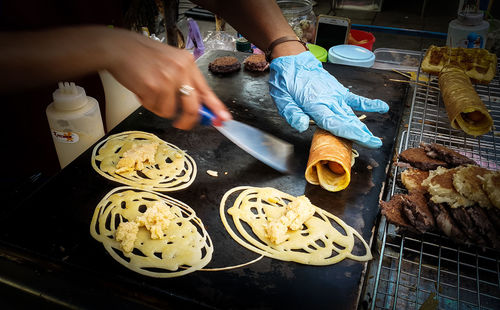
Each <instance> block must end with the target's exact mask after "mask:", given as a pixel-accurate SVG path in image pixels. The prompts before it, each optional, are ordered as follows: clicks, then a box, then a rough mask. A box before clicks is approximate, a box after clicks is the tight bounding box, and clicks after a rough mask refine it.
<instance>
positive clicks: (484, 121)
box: [439, 66, 493, 136]
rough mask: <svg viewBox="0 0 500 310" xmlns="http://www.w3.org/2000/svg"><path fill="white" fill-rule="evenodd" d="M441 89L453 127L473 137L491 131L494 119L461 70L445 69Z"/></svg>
mask: <svg viewBox="0 0 500 310" xmlns="http://www.w3.org/2000/svg"><path fill="white" fill-rule="evenodd" d="M439 88H440V90H441V94H442V96H443V101H444V106H445V108H446V112H447V114H448V118H449V120H450V123H451V127H453V128H455V129H461V130H463V131H464V132H466V133H467V134H469V135H472V136H480V135H483V134H485V133H487V132H489V131H490V130H491V128H492V127H493V119H492V118H491V115H490V114H489V112H488V109H487V108H486V106H485V105H484V103H483V102H482V101H481V99H480V98H479V95H478V94H477V93H476V91H475V89H474V86H472V83H471V81H470V79H469V77H468V76H467V75H466V74H465V72H464V71H463V70H462V69H461V68H459V67H457V66H446V67H444V68H443V70H442V71H441V73H440V74H439Z"/></svg>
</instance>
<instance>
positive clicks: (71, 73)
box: [0, 26, 231, 129]
mask: <svg viewBox="0 0 500 310" xmlns="http://www.w3.org/2000/svg"><path fill="white" fill-rule="evenodd" d="M0 46H2V48H1V49H0V76H1V78H0V79H1V81H0V82H1V83H0V91H12V90H19V89H27V88H30V87H34V86H38V85H46V84H47V83H56V82H58V81H63V80H69V79H74V78H77V77H80V76H83V75H86V74H89V73H93V72H97V71H99V70H108V71H109V72H110V73H111V74H112V75H113V76H114V77H115V78H116V79H117V80H118V81H119V82H120V83H121V84H123V86H125V87H126V88H128V89H129V90H131V91H132V92H134V93H135V94H136V95H137V97H138V98H139V99H140V101H141V103H142V105H144V107H145V108H147V109H148V110H150V111H152V112H154V113H155V114H157V115H159V116H161V117H165V118H174V117H176V116H177V111H178V109H179V110H182V112H181V114H180V115H179V117H178V119H177V120H176V121H175V123H174V126H176V127H178V128H180V129H189V128H191V127H193V126H194V125H195V124H196V123H197V121H198V118H199V114H198V109H199V108H200V105H201V104H202V103H203V104H205V105H206V106H207V107H208V108H209V109H211V110H212V111H213V112H214V113H215V115H217V116H218V117H219V118H221V119H222V120H227V119H230V118H231V116H230V114H229V112H228V111H227V109H226V107H225V106H224V104H223V103H222V102H221V101H220V100H219V99H218V98H217V96H216V95H215V94H214V93H213V92H212V90H211V89H210V88H209V86H208V85H207V83H206V81H205V79H204V77H203V75H202V74H201V72H200V70H199V69H198V67H197V66H196V63H195V62H194V58H193V56H192V55H191V54H190V53H189V52H187V51H185V50H180V49H177V48H174V47H171V46H167V45H165V44H161V43H159V42H156V41H154V40H152V39H149V38H146V37H144V36H142V35H139V34H137V33H134V32H131V31H127V30H123V29H116V28H115V29H110V28H107V27H104V26H84V27H68V28H60V29H54V30H46V31H39V32H17V33H0ZM182 85H189V86H191V87H193V88H194V91H193V92H192V93H191V94H190V95H182V94H181V93H180V92H179V89H180V88H181V86H182Z"/></svg>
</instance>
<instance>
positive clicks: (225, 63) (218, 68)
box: [208, 56, 241, 73]
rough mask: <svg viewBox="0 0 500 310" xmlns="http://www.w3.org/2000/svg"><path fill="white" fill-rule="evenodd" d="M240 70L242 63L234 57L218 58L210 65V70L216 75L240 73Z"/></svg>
mask: <svg viewBox="0 0 500 310" xmlns="http://www.w3.org/2000/svg"><path fill="white" fill-rule="evenodd" d="M240 68H241V64H240V62H239V61H238V59H237V58H236V57H232V56H224V57H218V58H216V59H215V60H214V61H212V62H211V63H209V64H208V69H209V70H210V71H212V72H214V73H230V72H234V71H238V70H240Z"/></svg>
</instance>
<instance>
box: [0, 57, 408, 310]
mask: <svg viewBox="0 0 500 310" xmlns="http://www.w3.org/2000/svg"><path fill="white" fill-rule="evenodd" d="M226 55H233V56H236V57H237V58H239V59H240V60H243V59H244V58H245V57H246V56H248V55H249V54H245V53H234V52H227V51H212V52H209V53H207V54H205V55H204V56H203V57H202V58H200V59H199V60H198V64H199V67H200V68H201V70H202V72H203V74H204V75H205V77H206V79H207V82H208V84H209V85H210V86H211V87H212V88H213V90H214V91H215V93H216V94H217V95H218V96H219V98H220V99H221V100H222V101H223V102H224V103H225V104H226V105H227V106H228V107H229V109H230V110H231V112H232V113H233V117H234V119H236V120H238V121H241V122H244V123H247V124H250V125H252V126H255V127H257V128H260V129H262V130H264V131H266V132H269V133H271V134H273V135H275V136H277V137H279V138H282V139H284V140H286V141H288V142H290V143H292V144H293V145H294V147H295V154H296V160H297V172H296V173H294V174H289V175H285V174H281V173H279V172H277V171H275V170H273V169H271V168H269V167H268V166H266V165H265V164H263V163H261V162H259V161H258V160H256V159H255V158H253V157H252V156H250V155H249V154H247V153H246V152H244V151H243V150H241V149H240V148H238V147H237V146H236V145H234V144H233V143H232V142H230V141H229V140H227V139H226V138H225V137H224V136H222V135H221V134H220V133H219V132H217V131H216V130H215V129H214V128H212V127H204V126H201V125H200V126H198V127H196V128H195V129H194V130H191V131H181V130H178V129H175V128H173V127H172V126H171V122H170V121H168V120H165V119H162V118H159V117H157V116H156V115H154V114H152V113H151V112H149V111H147V110H145V109H144V108H142V107H141V108H139V109H138V110H136V111H135V112H134V113H132V114H131V115H130V116H129V117H128V118H126V119H125V120H124V121H123V122H122V123H120V124H119V125H118V126H117V127H116V128H114V129H113V130H112V132H111V133H110V134H113V133H118V132H122V131H126V130H141V131H146V132H150V133H153V134H156V135H158V136H159V137H160V138H161V139H164V140H166V141H168V142H171V143H173V144H175V145H177V146H179V147H180V148H181V149H184V150H186V151H187V152H188V153H189V154H190V155H192V157H193V158H194V159H195V161H196V162H197V165H198V175H197V177H196V180H195V181H194V182H193V184H192V185H191V186H190V187H189V188H188V189H185V190H182V191H178V192H172V193H167V195H170V196H172V197H174V198H176V199H179V200H181V201H183V202H185V203H187V204H188V205H190V206H191V207H192V208H193V209H194V210H195V211H196V212H197V215H198V216H199V217H200V218H201V219H202V221H203V223H204V225H205V227H206V229H207V231H208V233H209V234H210V236H211V238H212V240H213V243H214V254H213V258H212V261H211V262H210V263H209V265H207V266H206V268H211V267H224V266H231V265H236V264H241V263H244V262H247V261H250V260H252V259H255V258H256V257H258V255H257V254H255V253H253V252H251V251H249V250H247V249H245V248H243V247H241V246H240V245H238V244H237V243H236V242H235V241H234V240H232V239H231V237H230V236H229V235H228V233H227V232H226V231H225V229H224V226H223V225H222V223H221V220H220V218H219V211H218V210H219V202H220V200H221V198H222V196H223V194H224V193H225V192H226V191H227V190H229V189H230V188H233V187H235V186H240V185H250V186H271V187H275V188H277V189H280V190H282V191H285V192H287V193H290V194H292V195H303V194H305V195H306V196H307V197H309V198H310V200H311V201H312V202H313V203H314V204H315V205H317V206H318V207H320V208H323V209H325V210H327V211H329V212H331V213H333V214H335V215H337V216H339V217H340V218H342V219H343V220H344V221H345V222H346V223H347V224H349V225H351V226H352V227H354V228H355V229H356V230H358V231H359V232H360V233H361V234H362V236H363V237H364V239H365V240H367V241H369V240H370V239H371V237H372V233H373V227H374V223H375V220H376V217H377V215H378V212H379V208H378V201H379V197H380V196H381V192H382V190H383V184H384V183H385V181H386V176H387V170H388V165H389V163H390V162H391V156H392V154H393V148H394V143H395V138H396V134H397V130H398V125H399V122H400V120H401V115H402V110H403V102H404V98H405V96H406V92H407V86H405V85H402V84H397V83H392V82H390V81H389V79H390V78H394V77H395V74H394V73H392V72H388V71H380V70H373V69H366V68H358V67H349V66H342V65H333V64H325V65H324V66H325V68H326V69H327V70H328V71H329V72H330V73H332V74H333V75H335V76H336V77H337V79H338V80H339V81H340V82H341V83H342V84H343V85H344V86H346V87H349V88H350V89H351V91H352V92H354V93H356V94H359V95H364V96H367V97H370V98H379V99H382V100H384V101H386V102H387V103H388V104H389V106H390V111H389V112H388V113H387V114H378V113H362V114H366V115H367V118H366V119H365V120H364V122H365V123H366V124H367V126H368V127H369V128H370V129H371V130H372V132H373V133H374V134H375V135H376V136H379V137H382V140H383V142H384V145H383V146H382V148H380V149H377V150H370V149H366V148H363V147H360V146H357V145H355V146H354V148H355V149H357V150H358V152H359V154H360V156H359V158H357V160H356V164H355V165H354V167H353V169H352V178H351V183H350V185H349V187H348V188H347V189H346V190H344V191H341V192H337V193H330V192H327V191H325V190H323V189H322V188H321V187H319V186H313V185H310V184H308V183H307V182H306V181H305V179H304V170H305V166H306V162H307V156H308V152H309V147H310V143H311V138H312V135H313V132H314V130H315V129H316V127H315V125H312V126H311V127H310V128H309V129H308V130H307V131H306V132H303V133H298V132H297V131H295V130H294V129H292V128H291V127H290V126H289V125H288V124H287V123H286V121H285V120H284V119H283V118H282V117H281V116H280V115H279V114H278V112H277V109H276V108H275V106H274V104H273V102H272V100H271V97H270V95H269V89H268V84H267V80H268V74H269V73H267V72H264V73H251V72H248V71H245V70H244V69H242V70H240V71H239V72H236V73H233V74H230V75H226V76H219V75H214V74H212V73H210V72H209V71H208V69H207V67H208V63H209V62H211V61H212V60H213V59H215V58H216V57H219V56H226ZM358 114H359V115H361V113H358ZM91 151H92V148H90V149H89V150H87V151H86V152H84V153H83V154H82V155H81V156H80V157H78V158H77V159H76V160H75V161H74V162H72V163H71V164H70V165H68V166H67V167H66V168H65V169H63V170H62V171H61V172H60V173H59V174H58V175H56V176H55V177H54V178H53V179H51V180H50V181H49V182H47V183H46V184H45V185H44V186H42V187H41V188H40V189H39V190H38V191H36V192H35V193H33V194H32V195H31V196H30V197H28V198H27V199H26V200H25V201H24V202H22V203H20V204H19V205H11V206H6V207H4V210H3V216H2V218H1V220H0V224H1V225H0V249H3V250H2V252H3V253H8V255H6V254H5V255H3V256H1V259H0V266H9V267H8V268H9V271H11V272H10V273H9V272H6V271H4V272H3V273H4V274H9V279H10V280H9V281H11V282H12V283H17V284H16V285H17V286H19V287H26V288H30V289H31V290H32V291H39V292H42V293H41V294H44V295H47V296H51V297H50V298H52V299H54V300H62V301H63V302H65V303H67V304H71V305H74V306H76V307H84V308H85V307H90V308H95V307H97V306H98V305H102V303H100V302H99V298H105V299H106V300H108V302H109V303H112V304H113V305H120V306H122V307H125V308H128V307H129V306H130V305H134V308H137V307H145V308H149V307H151V308H165V307H168V308H169V309H177V308H201V307H206V308H214V309H273V308H285V307H286V308H288V309H303V308H310V309H314V308H325V307H330V308H335V309H349V308H354V307H356V303H357V300H358V295H359V293H360V289H361V285H362V280H363V277H362V275H363V273H364V270H365V267H366V264H365V263H360V262H356V261H352V260H349V259H346V260H344V261H342V262H340V263H338V264H335V265H330V266H323V267H318V266H306V265H301V264H297V263H294V262H283V261H279V260H275V259H271V258H263V259H261V260H260V261H258V262H256V263H254V264H252V265H249V266H247V267H244V268H239V269H235V270H230V271H220V272H201V271H199V272H194V273H191V274H189V275H186V276H183V277H179V278H172V279H155V278H149V277H145V276H142V275H140V274H137V273H134V272H132V271H130V270H128V269H126V268H125V267H123V266H122V265H120V264H119V263H118V262H116V261H114V260H113V259H112V258H111V256H110V255H109V254H108V253H107V252H106V250H105V249H104V247H103V246H102V245H101V244H100V243H99V242H97V241H95V240H94V239H93V238H92V237H91V236H90V233H89V226H90V221H91V217H92V214H93V212H94V209H95V207H96V205H97V204H98V202H99V201H100V200H101V198H102V197H103V196H104V195H105V194H106V193H107V192H109V191H110V190H112V189H113V188H115V187H118V186H122V185H121V184H118V183H115V182H112V181H109V180H107V179H104V178H103V177H101V176H100V175H99V174H97V173H96V172H95V171H94V170H93V169H92V167H91V164H90V158H91ZM207 170H215V171H218V172H219V177H217V178H214V177H211V176H209V175H208V174H207V173H206V171H207ZM225 172H227V174H225ZM12 268H14V269H12ZM15 268H18V269H20V270H22V271H20V272H18V273H16V272H12V270H15ZM0 273H2V271H0ZM11 273H12V274H11ZM30 275H31V277H32V278H31V280H30ZM0 276H1V275H0ZM49 287H50V288H52V289H50V290H49V289H48V288H49ZM58 288H59V289H58ZM85 288H88V289H87V290H85ZM47 290H48V291H47ZM71 292H73V293H74V294H73V295H72V293H71ZM127 305H128V306H127Z"/></svg>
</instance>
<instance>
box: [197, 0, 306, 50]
mask: <svg viewBox="0 0 500 310" xmlns="http://www.w3.org/2000/svg"><path fill="white" fill-rule="evenodd" d="M192 2H193V3H196V4H198V5H200V6H202V7H204V8H206V9H207V10H209V11H211V12H213V13H215V14H217V15H219V16H221V17H222V18H223V19H224V20H226V21H227V22H228V23H229V24H230V25H231V26H233V27H234V28H235V29H236V30H238V32H239V33H241V34H242V35H243V36H244V37H245V38H246V39H247V40H249V41H250V42H252V43H253V44H255V45H256V46H257V47H258V48H260V49H261V50H263V51H264V50H266V49H267V48H268V47H269V45H270V44H271V43H272V42H273V41H275V40H276V39H278V38H281V37H284V36H292V37H295V36H296V34H295V32H294V31H293V29H292V28H291V27H290V25H289V24H288V22H287V21H286V19H285V17H284V16H283V14H282V13H281V9H280V8H279V6H278V5H277V4H276V1H273V0H250V1H248V0H193V1H192ZM304 51H305V48H304V46H303V45H302V44H301V43H299V42H297V41H289V42H285V43H281V44H279V45H277V46H276V47H275V48H274V49H273V53H272V58H277V57H280V56H287V55H297V54H300V53H302V52H304Z"/></svg>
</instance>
